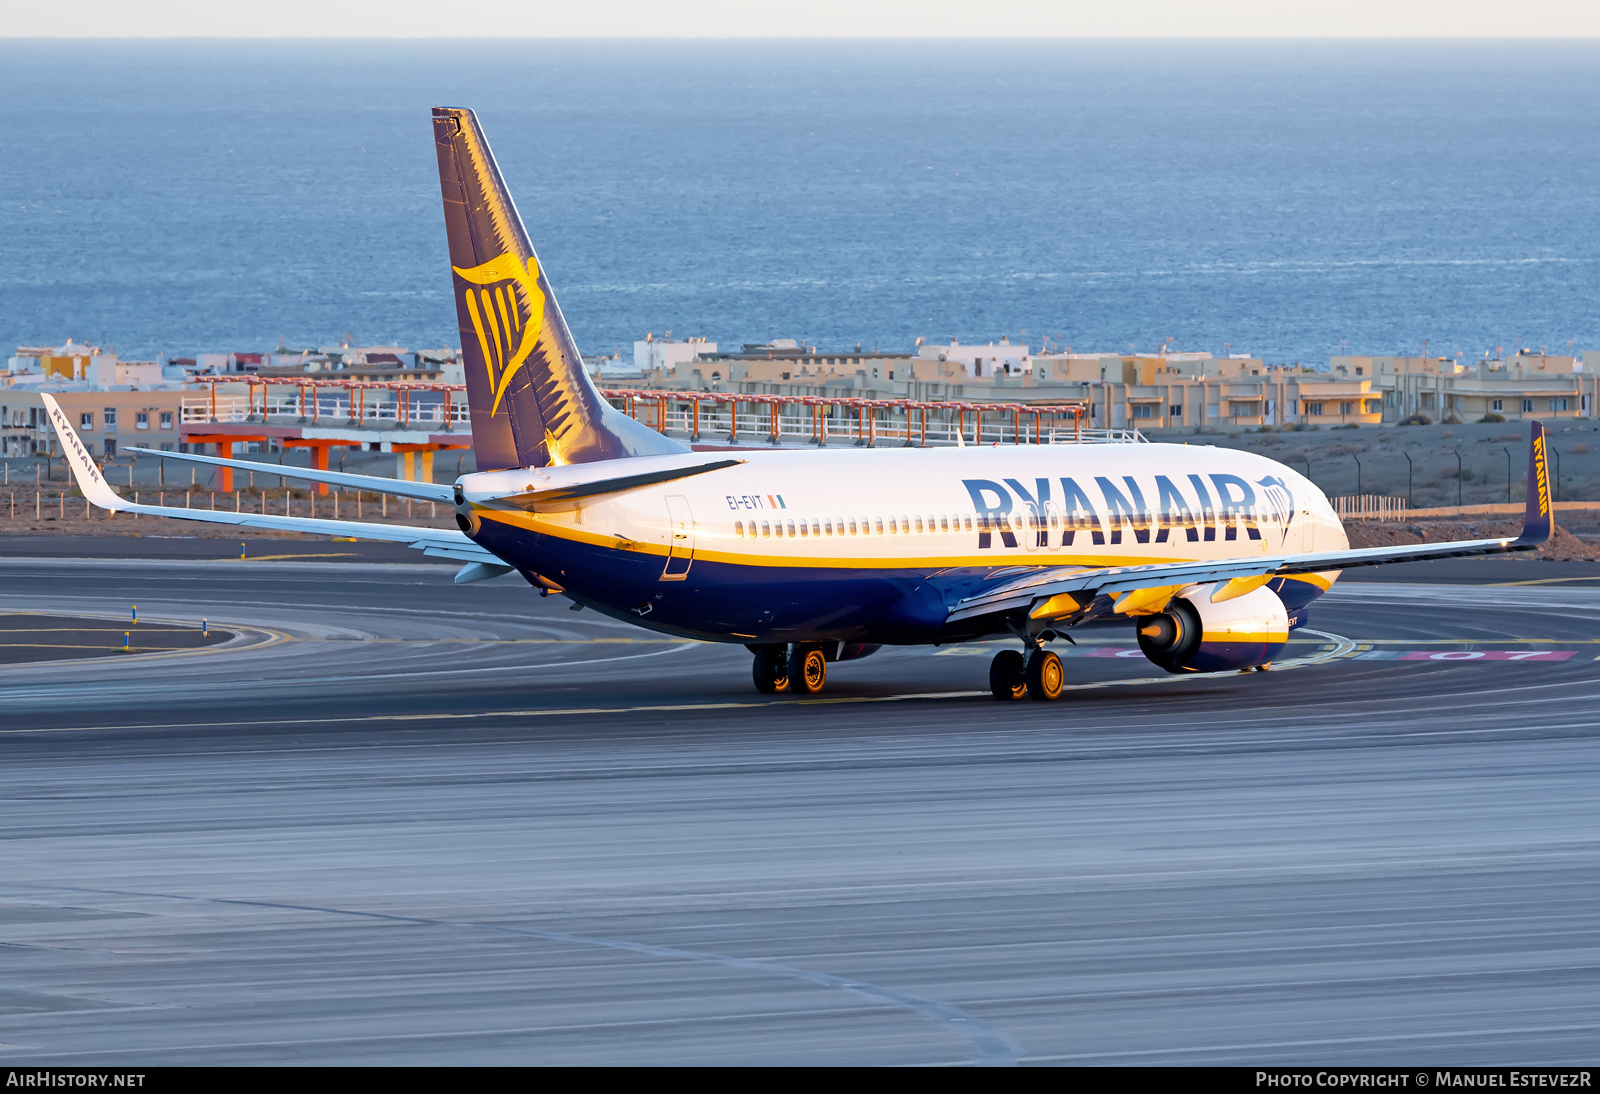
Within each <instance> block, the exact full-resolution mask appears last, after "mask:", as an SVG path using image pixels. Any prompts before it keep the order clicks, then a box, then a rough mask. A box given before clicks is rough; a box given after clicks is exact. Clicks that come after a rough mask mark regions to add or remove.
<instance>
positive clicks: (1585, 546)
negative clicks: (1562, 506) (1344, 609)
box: [1344, 511, 1600, 561]
mask: <svg viewBox="0 0 1600 1094" xmlns="http://www.w3.org/2000/svg"><path fill="white" fill-rule="evenodd" d="M1597 517H1600V511H1597V512H1596V513H1595V514H1594V516H1588V515H1587V514H1585V515H1584V518H1585V519H1584V520H1583V521H1581V522H1580V523H1579V525H1578V527H1580V528H1583V529H1584V531H1583V532H1582V533H1574V531H1572V530H1571V529H1569V528H1566V527H1562V526H1560V525H1557V527H1556V531H1555V535H1553V536H1552V537H1550V542H1549V543H1546V544H1545V545H1544V546H1543V547H1540V548H1539V549H1538V551H1529V552H1527V553H1526V554H1518V555H1514V556H1511V557H1514V558H1524V559H1529V560H1536V559H1546V560H1550V561H1588V560H1592V559H1600V546H1597V545H1596V542H1597V541H1600V528H1596V527H1594V522H1595V519H1596V518H1597ZM1344 527H1345V534H1346V535H1348V536H1349V537H1350V546H1352V547H1394V546H1398V545H1400V544H1404V543H1442V542H1446V541H1448V540H1454V539H1496V538H1499V537H1502V536H1515V535H1517V534H1518V533H1519V532H1520V531H1521V530H1522V522H1521V521H1520V520H1412V521H1373V520H1350V521H1346V522H1345V526H1344Z"/></svg>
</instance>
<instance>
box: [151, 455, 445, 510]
mask: <svg viewBox="0 0 1600 1094" xmlns="http://www.w3.org/2000/svg"><path fill="white" fill-rule="evenodd" d="M123 451H124V452H139V453H142V454H144V455H146V456H160V457H161V458H162V459H164V460H182V461H184V462H185V463H204V464H210V465H211V466H213V467H231V468H233V469H234V470H236V471H257V472H260V473H262V474H265V475H277V476H278V477H279V478H282V479H301V480H304V481H306V482H320V483H326V484H327V485H328V486H347V487H349V488H350V489H352V490H371V491H372V492H373V493H375V494H394V495H397V496H398V497H402V498H417V499H419V500H421V501H442V502H444V503H446V504H448V505H454V504H455V501H454V494H453V491H452V488H451V487H449V486H446V485H444V484H442V483H432V482H407V481H406V480H405V479H390V478H385V477H384V476H382V475H349V474H346V473H345V472H343V471H318V470H317V469H316V468H314V467H284V466H282V465H279V464H271V463H257V462H255V461H253V460H228V459H223V458H222V457H221V456H200V455H194V454H191V453H188V452H157V451H156V450H155V449H153V448H132V447H129V448H124V449H123Z"/></svg>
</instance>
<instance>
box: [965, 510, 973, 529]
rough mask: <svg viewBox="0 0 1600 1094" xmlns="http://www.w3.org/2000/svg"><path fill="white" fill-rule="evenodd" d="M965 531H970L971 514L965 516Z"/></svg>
mask: <svg viewBox="0 0 1600 1094" xmlns="http://www.w3.org/2000/svg"><path fill="white" fill-rule="evenodd" d="M966 520H967V531H969V532H970V531H972V514H970V513H969V514H967V518H966Z"/></svg>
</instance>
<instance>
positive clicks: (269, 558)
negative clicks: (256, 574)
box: [234, 551, 356, 562]
mask: <svg viewBox="0 0 1600 1094" xmlns="http://www.w3.org/2000/svg"><path fill="white" fill-rule="evenodd" d="M355 554H356V552H354V551H324V552H322V553H321V554H314V553H312V552H310V551H307V552H306V553H305V554H303V555H255V556H253V557H251V558H239V559H234V561H235V562H281V561H283V560H284V559H292V558H353V557H355Z"/></svg>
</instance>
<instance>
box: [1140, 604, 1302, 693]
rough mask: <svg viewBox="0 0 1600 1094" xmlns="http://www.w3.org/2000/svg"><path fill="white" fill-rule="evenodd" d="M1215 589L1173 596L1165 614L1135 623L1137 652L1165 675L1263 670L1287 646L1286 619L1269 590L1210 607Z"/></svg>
mask: <svg viewBox="0 0 1600 1094" xmlns="http://www.w3.org/2000/svg"><path fill="white" fill-rule="evenodd" d="M1217 587H1218V586H1216V585H1202V586H1200V587H1199V588H1196V589H1192V590H1190V591H1189V592H1187V593H1186V594H1185V595H1183V596H1175V597H1173V598H1172V602H1171V603H1170V604H1168V605H1167V608H1166V610H1165V611H1162V612H1158V613H1156V614H1155V615H1147V616H1142V617H1140V618H1138V619H1136V620H1135V623H1136V624H1137V626H1138V633H1139V648H1140V649H1141V650H1143V651H1144V655H1145V656H1146V657H1148V658H1149V659H1150V660H1151V661H1153V662H1155V663H1156V664H1157V665H1160V666H1161V667H1162V668H1164V669H1166V670H1167V671H1168V672H1226V671H1228V670H1230V669H1235V670H1237V669H1249V668H1255V667H1256V666H1257V665H1265V664H1266V663H1268V662H1269V661H1271V660H1273V659H1274V658H1275V657H1277V656H1278V654H1279V653H1280V652H1282V650H1283V647H1284V646H1285V645H1287V644H1288V641H1289V613H1288V610H1287V609H1285V608H1284V606H1283V601H1282V600H1279V599H1278V594H1277V593H1275V592H1273V591H1272V590H1271V589H1267V588H1260V589H1255V590H1253V591H1251V592H1248V593H1246V594H1245V595H1243V596H1240V597H1235V598H1234V599H1232V600H1224V601H1223V602H1222V603H1220V604H1213V603H1212V602H1211V594H1212V593H1213V592H1214V591H1215V590H1216V589H1217Z"/></svg>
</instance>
